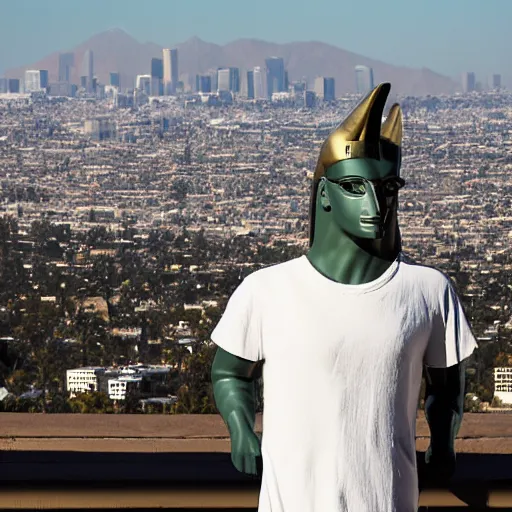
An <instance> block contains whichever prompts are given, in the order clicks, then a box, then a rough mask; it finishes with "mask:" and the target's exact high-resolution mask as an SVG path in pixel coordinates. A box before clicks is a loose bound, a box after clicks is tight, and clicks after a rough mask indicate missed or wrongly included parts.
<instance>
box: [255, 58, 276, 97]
mask: <svg viewBox="0 0 512 512" xmlns="http://www.w3.org/2000/svg"><path fill="white" fill-rule="evenodd" d="M253 81H254V99H256V100H261V99H263V98H265V91H264V90H263V72H262V71H261V68H260V67H259V66H256V67H255V68H254V70H253ZM271 97H272V96H271Z"/></svg>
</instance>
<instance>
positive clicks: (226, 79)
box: [217, 69, 231, 91]
mask: <svg viewBox="0 0 512 512" xmlns="http://www.w3.org/2000/svg"><path fill="white" fill-rule="evenodd" d="M217 89H218V90H219V91H230V90H231V72H230V70H229V69H219V70H218V71H217Z"/></svg>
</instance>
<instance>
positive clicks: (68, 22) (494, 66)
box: [0, 0, 512, 81]
mask: <svg viewBox="0 0 512 512" xmlns="http://www.w3.org/2000/svg"><path fill="white" fill-rule="evenodd" d="M262 1H263V5H262V7H264V6H265V3H266V2H267V0H262ZM96 3H98V2H97V1H96V0H91V1H90V2H88V3H87V5H80V4H73V5H72V6H70V5H67V4H66V3H65V2H61V1H58V0H54V1H53V2H47V3H45V4H38V3H37V2H32V1H31V0H28V1H27V2H26V3H24V5H23V8H22V7H20V6H19V5H17V4H15V3H12V4H6V5H5V6H2V19H3V20H4V21H5V22H6V23H5V24H4V25H5V26H0V28H1V29H2V33H3V34H4V37H5V38H7V40H9V41H10V44H9V45H5V47H4V48H2V49H0V75H2V74H3V73H5V71H6V70H7V69H9V68H12V67H17V66H24V65H28V64H29V63H30V62H33V61H37V60H38V59H40V58H42V57H44V56H45V55H47V54H49V53H53V52H65V51H67V50H68V49H69V48H71V47H73V46H75V45H77V44H80V43H81V42H83V41H84V40H85V39H87V38H88V37H91V35H92V34H94V33H98V32H101V31H104V30H108V29H111V28H114V27H117V28H121V29H123V30H125V31H126V32H128V33H129V34H130V35H132V36H133V37H134V38H136V39H137V40H139V41H142V42H145V41H151V42H154V43H155V44H160V45H162V46H164V47H174V46H179V44H180V43H182V42H184V41H186V40H187V39H190V38H191V37H193V36H199V37H200V38H202V39H203V40H207V41H209V42H212V43H216V44H221V45H222V44H226V43H228V42H230V41H234V40H236V39H238V38H252V39H263V40H266V41H271V42H274V43H276V44H282V43H287V42H294V41H321V42H325V43H327V44H331V45H333V46H336V47H338V48H343V49H345V50H347V51H350V52H354V53H358V54H361V55H365V56H367V57H369V58H372V59H377V60H381V61H384V62H388V63H390V64H393V65H396V66H405V67H426V68H429V69H432V70H433V71H436V72H438V73H441V74H444V75H447V76H450V77H452V78H458V77H460V75H461V74H462V73H464V72H467V71H468V70H470V71H473V72H475V73H476V74H477V75H479V76H484V75H485V76H486V77H487V76H490V75H492V74H494V73H500V74H502V75H503V77H504V79H505V81H507V80H509V79H510V76H511V74H512V73H511V71H510V68H509V67H508V66H507V65H506V63H507V60H508V55H507V48H508V45H509V42H510V41H509V39H510V36H508V27H506V20H507V19H510V15H512V4H510V3H508V2H506V0H495V1H494V2H493V6H494V7H495V8H493V9H488V8H487V9H485V8H484V7H483V6H481V5H480V4H478V3H477V2H476V0H467V1H465V2H463V1H462V0H454V1H452V2H450V5H449V6H448V5H445V4H442V3H441V1H440V0H434V1H433V2H430V3H429V4H428V6H427V5H425V6H414V7H412V6H411V5H409V4H405V2H403V1H402V0H396V1H395V2H393V5H391V6H390V5H389V3H388V4H386V5H382V6H381V5H379V4H378V3H376V2H372V3H370V5H368V6H367V8H366V9H365V24H366V25H365V27H364V33H365V34H367V37H365V38H361V37H360V34H359V33H360V30H361V28H360V27H358V25H357V24H354V23H349V22H347V23H344V22H343V20H344V19H347V18H348V16H347V12H346V10H345V8H344V7H343V6H341V5H338V4H336V3H334V2H333V1H332V0H321V1H320V4H321V5H320V4H319V5H316V8H315V9H314V10H312V9H306V10H304V13H303V14H301V13H300V9H293V10H291V9H290V5H289V4H290V2H288V1H283V2H282V3H280V4H279V5H277V4H272V9H271V10H269V9H266V8H261V9H258V10H254V12H253V11H251V13H250V14H251V15H250V16H247V14H248V13H247V12H246V11H244V10H240V9H230V8H229V6H230V5H231V3H232V2H231V1H230V0H223V1H221V2H220V5H219V4H218V3H217V4H215V5H213V4H212V5H210V4H206V5H204V6H202V8H201V9H199V10H198V9H196V8H193V7H192V6H190V7H187V5H186V4H185V3H183V4H178V5H172V6H171V5H170V4H167V3H165V2H159V1H158V0H156V1H155V2H154V5H152V9H148V10H147V11H145V10H142V11H141V10H140V9H130V5H131V0H126V1H124V2H122V8H121V2H118V1H117V0H112V1H111V2H109V4H108V7H105V6H102V9H101V18H99V17H98V16H97V15H96V14H95V12H99V11H98V10H96V9H94V5H95V4H96ZM27 4H28V6H27ZM437 4H439V6H437ZM294 5H295V6H296V2H295V3H294ZM269 6H270V3H269ZM27 7H29V8H27ZM155 10H158V12H159V15H158V16H157V17H155V16H154V13H155ZM219 12H221V13H222V15H221V16H219ZM285 12H287V13H288V14H287V15H286V23H284V24H283V16H284V13H285ZM325 12H329V13H330V14H329V16H326V15H325ZM269 13H271V14H272V15H269ZM507 13H510V15H507ZM262 17H265V19H260V18H262ZM320 18H321V19H320ZM420 19H421V20H422V21H421V23H419V22H418V20H420ZM212 20H215V23H212ZM339 20H342V21H341V22H340V21H339ZM0 25H1V24H0ZM20 26H23V27H24V30H23V31H20V30H19V27H20ZM31 27H33V29H32V28H31ZM41 27H44V29H45V30H44V37H41V34H42V30H41ZM390 27H395V29H394V30H393V29H390ZM477 30H478V32H477ZM475 33H478V35H479V37H478V38H476V37H474V34H475ZM27 34H34V37H27ZM36 34H37V37H36ZM434 34H435V35H434ZM448 50H449V51H448Z"/></svg>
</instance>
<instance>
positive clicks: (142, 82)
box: [135, 75, 151, 96]
mask: <svg viewBox="0 0 512 512" xmlns="http://www.w3.org/2000/svg"><path fill="white" fill-rule="evenodd" d="M135 88H136V89H137V90H139V91H144V92H145V93H146V94H147V95H148V96H151V75H137V79H136V81H135Z"/></svg>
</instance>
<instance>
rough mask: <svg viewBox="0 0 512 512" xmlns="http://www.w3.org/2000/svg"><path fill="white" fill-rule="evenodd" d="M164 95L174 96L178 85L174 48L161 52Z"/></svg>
mask: <svg viewBox="0 0 512 512" xmlns="http://www.w3.org/2000/svg"><path fill="white" fill-rule="evenodd" d="M162 60H163V67H164V95H166V96H167V95H169V94H174V92H176V85H177V84H178V50H177V49H176V48H174V49H172V50H171V49H169V48H164V50H163V59H162Z"/></svg>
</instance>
